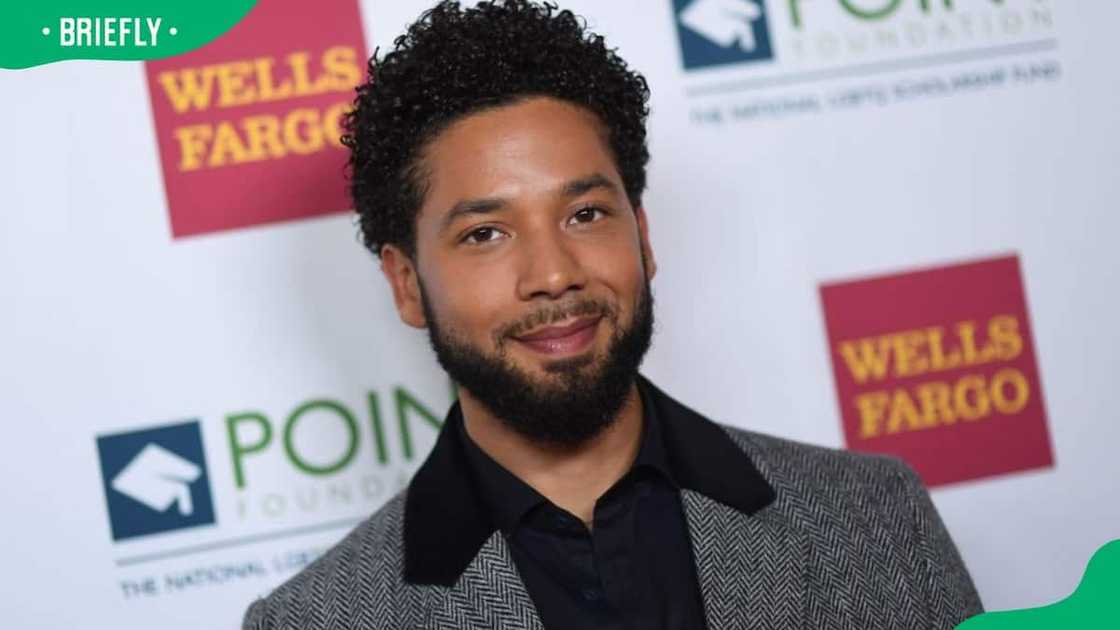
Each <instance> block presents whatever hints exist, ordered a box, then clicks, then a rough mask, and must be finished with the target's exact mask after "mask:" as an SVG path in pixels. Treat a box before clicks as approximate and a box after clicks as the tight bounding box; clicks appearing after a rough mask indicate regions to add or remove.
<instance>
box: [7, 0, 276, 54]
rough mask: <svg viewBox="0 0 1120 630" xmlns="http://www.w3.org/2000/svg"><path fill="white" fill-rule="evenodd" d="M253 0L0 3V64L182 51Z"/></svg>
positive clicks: (225, 26)
mask: <svg viewBox="0 0 1120 630" xmlns="http://www.w3.org/2000/svg"><path fill="white" fill-rule="evenodd" d="M255 4H256V0H164V1H162V2H151V0H31V1H27V2H15V1H13V2H6V3H2V4H0V68H10V69H19V68H30V67H32V66H37V65H41V64H44V63H51V62H53V61H62V60H65V59H107V60H122V61H134V60H144V59H159V58H162V57H170V56H172V55H178V54H181V53H185V52H188V51H191V50H194V49H195V48H198V47H200V46H202V45H204V44H207V43H209V42H212V41H214V40H215V39H217V38H218V37H219V36H220V35H222V34H223V33H225V32H226V31H228V30H229V29H231V28H233V26H234V25H235V24H237V23H238V22H239V21H240V20H241V19H242V18H243V17H245V15H246V14H247V13H249V10H250V9H252V8H253V6H254V5H255Z"/></svg>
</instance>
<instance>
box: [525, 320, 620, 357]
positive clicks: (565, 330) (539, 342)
mask: <svg viewBox="0 0 1120 630" xmlns="http://www.w3.org/2000/svg"><path fill="white" fill-rule="evenodd" d="M601 319H602V317H592V318H585V319H579V320H576V321H574V322H572V323H571V324H567V325H565V326H549V327H548V328H543V329H541V330H538V331H536V332H534V333H532V334H530V335H524V336H521V337H514V338H515V339H516V340H517V341H519V342H521V343H522V344H523V345H524V346H525V347H527V348H530V349H532V350H534V351H536V352H538V353H541V354H546V355H549V356H553V357H556V356H561V355H570V354H575V353H577V352H583V351H585V350H587V348H589V347H590V346H591V342H592V341H594V339H595V333H596V332H597V331H598V330H599V321H600V320H601Z"/></svg>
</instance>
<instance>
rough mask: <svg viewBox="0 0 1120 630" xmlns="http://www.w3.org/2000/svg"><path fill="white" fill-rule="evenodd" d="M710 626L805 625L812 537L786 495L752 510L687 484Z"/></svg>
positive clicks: (721, 629) (716, 629)
mask: <svg viewBox="0 0 1120 630" xmlns="http://www.w3.org/2000/svg"><path fill="white" fill-rule="evenodd" d="M681 500H682V503H683V505H684V511H685V519H686V521H687V522H688V531H689V538H690V539H691V542H692V554H693V560H694V561H695V563H696V576H697V579H698V580H699V582H700V591H701V596H702V598H703V601H704V615H705V617H706V618H707V621H708V630H732V629H740V628H742V629H746V628H751V629H754V628H774V629H778V628H781V629H783V630H784V629H788V628H802V627H805V604H806V580H805V575H804V567H805V550H806V540H805V538H804V536H802V535H800V534H799V532H798V528H797V527H796V526H795V524H794V523H792V522H790V520H789V518H788V516H786V515H784V514H782V512H781V511H780V510H779V509H777V508H778V507H779V505H780V504H781V503H782V502H781V501H780V500H779V501H777V502H774V503H771V504H770V505H769V506H767V507H765V508H763V509H762V510H760V511H758V512H756V513H755V514H753V515H747V514H744V513H743V512H740V511H739V510H736V509H734V508H731V507H728V506H726V505H724V504H722V503H720V502H718V501H715V500H713V499H710V498H708V497H706V496H705V495H703V494H700V493H699V492H696V491H694V490H687V489H685V490H682V491H681Z"/></svg>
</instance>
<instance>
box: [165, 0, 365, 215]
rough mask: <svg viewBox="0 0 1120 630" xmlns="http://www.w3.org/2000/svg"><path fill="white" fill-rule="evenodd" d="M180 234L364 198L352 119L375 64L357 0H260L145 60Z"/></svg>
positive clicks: (336, 207) (329, 209) (339, 207)
mask: <svg viewBox="0 0 1120 630" xmlns="http://www.w3.org/2000/svg"><path fill="white" fill-rule="evenodd" d="M145 66H146V73H147V78H148V92H149V96H150V98H151V102H152V114H153V116H154V118H155V128H156V137H157V139H158V142H159V154H160V161H161V163H162V167H163V182H164V187H165V189H166V192H167V205H168V209H169V211H170V213H171V232H172V235H173V236H175V237H182V236H189V235H192V234H203V233H207V232H215V231H219V230H230V229H236V228H243V227H248V226H252V225H259V224H263V223H274V222H278V221H288V220H292V219H300V218H306V217H313V216H319V215H324V214H330V213H336V212H344V211H346V210H348V209H349V208H351V207H352V204H351V202H350V199H349V195H348V194H347V190H346V180H345V176H344V173H345V171H344V168H345V164H346V158H347V152H346V149H345V147H343V146H342V144H341V143H340V142H339V137H340V136H341V135H342V131H341V129H340V119H341V116H342V114H343V113H344V112H345V111H346V110H347V109H348V108H349V107H350V105H351V103H352V101H353V98H354V87H355V86H356V85H357V84H359V83H360V82H361V81H362V80H363V78H364V74H365V66H366V46H365V39H364V36H363V33H362V21H361V16H360V14H359V11H358V4H357V0H338V1H337V2H331V3H329V4H326V5H324V4H318V3H312V2H302V1H299V0H268V1H267V2H260V3H258V4H257V5H256V7H254V8H253V9H252V10H251V11H250V12H249V14H248V15H247V16H246V17H245V18H244V19H243V20H242V21H241V22H240V23H238V24H237V25H236V26H234V27H233V28H232V29H231V30H230V31H229V32H228V33H226V34H225V35H222V36H221V37H219V38H218V39H217V40H215V41H213V42H211V43H210V44H207V45H206V46H203V47H202V48H200V49H198V50H195V51H193V52H190V53H187V54H184V55H178V56H175V57H170V58H167V59H162V60H158V61H150V62H147V63H146V64H145Z"/></svg>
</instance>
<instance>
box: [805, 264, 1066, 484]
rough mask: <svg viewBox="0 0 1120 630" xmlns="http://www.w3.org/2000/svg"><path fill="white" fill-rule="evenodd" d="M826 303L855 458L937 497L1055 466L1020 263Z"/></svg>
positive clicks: (938, 273) (852, 288) (867, 286)
mask: <svg viewBox="0 0 1120 630" xmlns="http://www.w3.org/2000/svg"><path fill="white" fill-rule="evenodd" d="M820 291H821V301H822V304H823V306H824V314H825V322H826V326H827V329H828V340H829V349H830V354H831V358H832V368H833V373H834V375H835V378H836V392H837V396H838V399H839V404H840V410H841V417H842V419H843V423H844V438H845V441H846V444H847V446H848V448H850V449H852V450H857V451H867V452H875V453H886V454H891V455H896V456H898V457H901V458H902V459H904V460H906V461H907V462H908V463H909V464H910V465H911V466H913V467H914V468H915V469H916V470H917V471H918V473H919V474H920V475H921V476H922V478H923V480H924V481H925V482H926V484H927V485H929V486H937V485H941V484H948V483H954V482H959V481H966V480H970V479H978V478H982V477H988V476H992V475H999V474H1004V473H1010V472H1015V471H1021V470H1029V469H1034V468H1041V467H1049V466H1051V465H1053V455H1052V450H1051V445H1050V435H1049V431H1048V429H1047V421H1046V407H1045V403H1044V399H1043V394H1042V383H1041V382H1040V380H1039V376H1038V362H1037V359H1036V351H1035V346H1034V340H1033V338H1032V335H1031V322H1030V315H1029V314H1028V312H1027V304H1026V299H1025V297H1024V294H1023V282H1022V276H1021V272H1020V265H1019V259H1018V257H1017V256H1007V257H1001V258H994V259H990V260H983V261H977V262H968V263H964V264H956V265H949V266H944V267H938V268H931V269H924V270H920V271H912V272H907V273H898V274H891V275H883V276H878V277H873V278H866V279H860V280H853V281H847V282H833V283H827V284H824V285H822V286H821V288H820Z"/></svg>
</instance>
